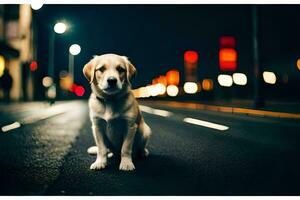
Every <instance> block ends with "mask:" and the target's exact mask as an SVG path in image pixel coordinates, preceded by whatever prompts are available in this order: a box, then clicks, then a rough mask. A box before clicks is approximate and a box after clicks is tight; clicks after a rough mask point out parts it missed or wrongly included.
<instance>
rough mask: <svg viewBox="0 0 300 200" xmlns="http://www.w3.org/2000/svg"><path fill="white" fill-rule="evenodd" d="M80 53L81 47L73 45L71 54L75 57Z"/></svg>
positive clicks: (70, 50) (70, 49)
mask: <svg viewBox="0 0 300 200" xmlns="http://www.w3.org/2000/svg"><path fill="white" fill-rule="evenodd" d="M80 51H81V47H80V46H79V45H78V44H72V45H71V46H70V48H69V52H70V54H72V55H73V56H76V55H78V54H79V53H80Z"/></svg>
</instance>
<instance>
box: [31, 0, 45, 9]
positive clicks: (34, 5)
mask: <svg viewBox="0 0 300 200" xmlns="http://www.w3.org/2000/svg"><path fill="white" fill-rule="evenodd" d="M43 5H44V4H43V3H42V1H34V2H32V3H31V4H30V6H31V8H32V9H33V10H39V9H40V8H41V7H43Z"/></svg>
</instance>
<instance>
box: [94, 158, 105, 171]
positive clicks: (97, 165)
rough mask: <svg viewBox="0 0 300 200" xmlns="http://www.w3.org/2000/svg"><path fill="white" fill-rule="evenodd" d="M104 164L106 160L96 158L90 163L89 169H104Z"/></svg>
mask: <svg viewBox="0 0 300 200" xmlns="http://www.w3.org/2000/svg"><path fill="white" fill-rule="evenodd" d="M106 165H107V162H106V161H100V160H96V161H95V162H94V163H93V164H91V166H90V169H92V170H100V169H104V168H105V167H106Z"/></svg>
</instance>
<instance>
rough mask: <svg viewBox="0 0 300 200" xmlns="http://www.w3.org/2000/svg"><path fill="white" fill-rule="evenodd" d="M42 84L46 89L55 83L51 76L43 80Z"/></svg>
mask: <svg viewBox="0 0 300 200" xmlns="http://www.w3.org/2000/svg"><path fill="white" fill-rule="evenodd" d="M42 83H43V86H44V87H50V86H51V85H52V83H53V80H52V78H51V77H50V76H45V77H44V78H43V80H42Z"/></svg>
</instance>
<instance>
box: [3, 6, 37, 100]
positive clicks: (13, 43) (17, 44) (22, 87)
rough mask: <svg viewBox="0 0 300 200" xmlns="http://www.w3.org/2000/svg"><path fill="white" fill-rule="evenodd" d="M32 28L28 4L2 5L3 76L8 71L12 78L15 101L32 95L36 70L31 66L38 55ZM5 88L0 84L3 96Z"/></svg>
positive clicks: (12, 97) (26, 98)
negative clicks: (35, 54) (32, 69)
mask: <svg viewBox="0 0 300 200" xmlns="http://www.w3.org/2000/svg"><path fill="white" fill-rule="evenodd" d="M33 32H34V31H33V25H32V11H31V7H30V5H29V4H23V5H0V76H2V77H0V79H1V78H3V74H5V73H4V72H5V71H6V73H7V71H8V72H9V75H10V76H11V78H12V87H11V89H10V91H9V97H10V99H11V100H14V101H17V100H32V99H33V94H34V87H33V85H34V84H33V80H34V79H33V75H34V74H33V73H31V71H30V68H29V63H30V62H31V61H32V60H33V58H34V57H35V56H34V53H35V52H34V49H35V48H34V46H35V45H34V34H33ZM1 58H2V60H3V59H4V62H1ZM4 68H5V69H7V70H4ZM6 75H7V74H6ZM9 75H8V76H9ZM2 82H3V81H2ZM4 90H5V88H3V84H2V86H1V85H0V99H3V98H4V94H5V92H4Z"/></svg>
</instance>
